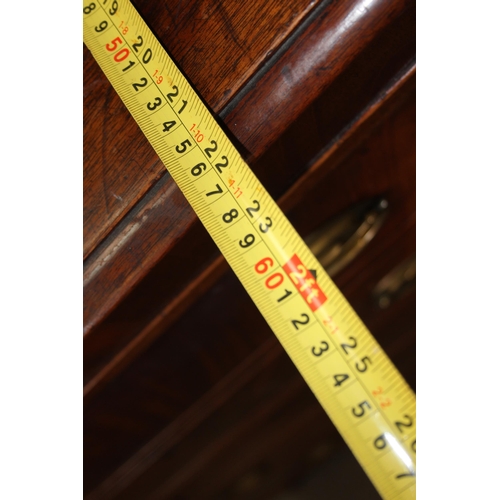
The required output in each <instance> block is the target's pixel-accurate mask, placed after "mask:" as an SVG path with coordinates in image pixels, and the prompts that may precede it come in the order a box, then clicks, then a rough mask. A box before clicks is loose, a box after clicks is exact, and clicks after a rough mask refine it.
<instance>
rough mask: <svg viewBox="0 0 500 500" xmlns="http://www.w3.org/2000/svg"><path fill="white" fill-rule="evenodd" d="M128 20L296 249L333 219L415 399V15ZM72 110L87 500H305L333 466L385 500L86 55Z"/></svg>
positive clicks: (339, 4) (377, 4)
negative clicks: (195, 95) (80, 219)
mask: <svg viewBox="0 0 500 500" xmlns="http://www.w3.org/2000/svg"><path fill="white" fill-rule="evenodd" d="M134 5H135V6H136V7H137V9H138V11H139V12H140V13H141V15H142V16H143V18H144V19H145V20H146V22H147V23H148V24H149V25H150V27H151V28H152V29H153V31H154V32H155V34H156V35H157V36H158V38H159V40H160V41H161V42H162V43H163V45H164V46H165V48H166V49H167V50H168V52H169V53H170V54H171V55H172V56H173V57H174V59H175V60H176V62H177V63H178V64H179V66H180V67H181V68H182V70H183V71H184V73H185V75H186V76H187V77H188V79H189V80H190V81H191V83H192V84H193V86H194V87H195V88H196V89H197V90H198V92H199V94H200V95H201V96H202V98H203V99H204V100H205V102H206V103H207V104H208V106H209V107H210V108H211V109H212V110H213V112H214V114H215V115H217V116H218V117H219V119H220V122H221V123H222V124H223V127H224V128H225V130H226V131H227V132H228V134H229V135H230V137H231V139H232V140H233V141H234V143H235V144H236V145H237V147H238V148H239V150H240V152H241V153H242V154H243V156H244V157H245V158H246V159H247V160H248V162H249V164H250V166H251V167H252V169H253V170H254V172H255V173H256V175H257V176H258V177H259V178H260V180H261V181H262V183H263V184H264V186H265V187H266V188H267V189H268V191H269V192H270V193H271V195H273V196H274V197H275V199H277V200H279V204H280V206H281V207H282V208H283V210H284V211H285V213H286V214H287V215H288V216H289V218H290V220H291V222H292V223H293V224H294V225H295V227H296V228H297V230H298V231H299V233H300V234H301V235H302V236H303V237H308V236H310V235H314V233H315V231H318V230H320V231H326V229H325V224H326V223H328V222H329V221H334V223H335V228H336V229H335V231H337V233H336V234H337V235H338V238H337V240H336V243H335V244H336V245H337V246H338V247H339V251H338V256H337V257H336V261H335V262H336V266H335V271H334V272H335V281H336V283H337V285H338V286H339V287H340V289H341V290H342V292H343V293H344V294H345V295H346V297H347V299H348V300H349V301H350V302H351V304H352V305H353V307H354V308H355V310H356V311H357V312H358V314H359V315H360V316H361V318H362V319H363V320H364V321H365V323H366V324H367V326H368V328H369V329H370V330H371V331H372V333H373V334H374V336H375V337H376V338H377V339H378V341H379V342H380V343H381V345H382V346H383V347H384V349H385V350H386V352H387V353H388V354H389V356H390V357H391V358H392V360H393V361H394V362H395V364H396V366H397V367H398V368H399V369H400V371H401V372H402V374H403V375H404V376H405V378H406V379H407V381H408V382H409V383H410V385H411V386H412V387H413V388H415V288H414V254H415V4H414V3H413V2H407V1H403V0H389V1H383V0H372V1H368V0H364V1H354V0H339V1H336V2H331V1H323V2H317V1H312V2H310V1H302V0H292V1H290V2H285V1H284V0H277V1H274V2H253V3H246V4H241V3H240V2H234V1H232V0H228V1H214V0H203V1H194V0H186V1H178V2H174V3H171V2H164V1H155V2H146V1H144V0H140V1H139V0H137V1H135V2H134ZM83 105H84V118H85V123H84V240H85V241H84V382H85V387H84V464H85V470H84V476H85V481H84V482H85V498H87V499H89V500H90V499H112V498H118V499H137V498H141V499H142V498H148V499H149V498H151V499H161V498H178V499H181V498H186V499H191V498H193V499H199V498H245V499H247V498H248V499H249V498H259V499H263V498H274V496H276V495H278V494H282V493H283V492H285V491H295V493H294V494H295V495H299V492H301V493H300V494H302V495H305V496H296V497H293V498H311V496H307V495H308V493H307V491H313V490H307V488H314V487H317V485H318V484H320V479H318V478H319V477H320V476H319V475H318V474H320V473H321V471H322V470H327V469H324V468H325V467H328V465H329V464H335V467H334V469H335V470H336V471H337V475H336V476H331V479H330V480H329V481H328V480H327V481H326V483H325V482H324V480H323V482H322V483H321V484H322V487H321V491H323V493H324V494H325V495H326V496H325V498H330V496H329V495H328V493H329V492H334V491H335V494H336V498H357V497H358V495H360V496H362V497H363V498H377V494H376V493H375V491H374V490H373V488H372V487H371V486H370V485H369V483H368V480H367V479H366V478H364V475H363V473H362V472H361V471H360V469H359V466H357V464H356V463H355V462H354V459H353V458H352V457H350V456H349V453H348V451H347V450H346V446H345V444H344V443H343V441H342V440H341V438H340V436H339V435H338V433H337V431H336V430H335V428H334V427H333V426H332V424H331V423H330V421H329V420H328V418H327V417H326V415H325V414H324V413H323V411H322V409H321V408H320V406H319V405H318V403H317V402H316V400H315V398H314V396H313V395H312V394H311V392H310V391H309V389H308V388H307V386H306V385H305V383H304V382H303V380H302V379H301V378H300V376H299V375H298V373H297V371H296V370H295V368H294V366H293V365H292V363H291V362H290V361H289V359H288V358H287V356H286V355H285V354H284V352H283V351H282V349H281V347H280V345H279V343H278V341H277V340H276V339H275V337H274V335H273V334H272V332H271V331H270V329H269V328H268V326H267V325H266V323H265V322H264V320H263V319H262V317H261V316H260V314H259V313H258V311H257V310H256V308H255V306H254V305H253V304H252V302H251V301H250V299H249V298H248V296H247V295H246V292H245V291H244V290H243V288H242V287H241V285H240V284H239V282H238V281H237V279H236V278H235V276H234V274H233V273H232V271H231V270H229V269H228V266H227V265H226V264H225V262H224V261H223V259H222V257H221V256H220V253H219V252H218V250H217V248H216V247H215V245H214V244H213V242H212V241H211V239H210V237H209V236H208V235H207V233H206V231H205V230H204V228H203V227H202V226H201V224H200V223H199V222H198V220H197V219H196V217H195V215H194V213H193V211H192V210H191V208H190V207H189V206H188V204H187V202H186V201H185V199H184V198H183V196H182V194H181V193H180V191H179V190H178V188H177V187H176V186H175V185H174V183H173V181H172V179H171V178H170V176H169V174H168V173H167V172H166V170H165V168H164V167H163V165H162V164H161V162H160V161H159V159H158V157H157V156H156V154H155V153H154V151H153V150H152V148H151V147H150V146H149V145H148V143H147V141H146V139H145V138H144V137H143V135H142V133H141V132H140V130H139V129H138V127H137V125H136V124H135V122H134V121H133V119H132V118H131V117H130V115H129V114H128V111H127V110H126V109H125V107H124V106H123V105H122V104H121V102H120V100H119V98H118V96H117V95H116V93H115V92H114V90H113V89H112V88H111V86H110V85H109V83H108V82H107V81H106V79H105V77H104V75H103V74H102V72H101V71H100V69H99V67H98V66H97V64H96V63H95V61H94V60H93V58H92V56H91V55H90V53H89V52H88V50H87V49H86V48H84V104H83ZM380 200H383V202H382V206H383V214H378V212H374V211H373V210H374V208H373V207H376V206H378V207H379V208H380V206H381V205H380ZM377 203H378V205H377ZM379 211H380V210H379ZM379 216H380V217H379ZM377 217H379V218H377ZM330 230H331V229H330ZM357 246H359V248H361V247H362V249H361V250H360V251H358V250H357ZM322 468H323V469H322ZM311 475H316V476H315V477H316V479H315V480H314V481H312V480H311V481H308V478H310V477H311ZM315 485H316V486H315ZM343 491H344V493H342V492H343ZM342 494H344V496H341V495H342ZM309 495H311V493H309ZM313 497H314V498H322V497H321V496H320V494H319V493H317V492H316V493H314V496H313ZM283 498H285V497H283Z"/></svg>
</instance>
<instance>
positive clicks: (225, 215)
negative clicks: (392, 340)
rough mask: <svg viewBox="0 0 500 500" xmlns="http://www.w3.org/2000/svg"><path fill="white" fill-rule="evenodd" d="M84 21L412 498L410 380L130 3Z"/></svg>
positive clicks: (293, 338)
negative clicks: (373, 333) (374, 335)
mask: <svg viewBox="0 0 500 500" xmlns="http://www.w3.org/2000/svg"><path fill="white" fill-rule="evenodd" d="M83 20H84V42H85V44H86V46H87V47H88V48H89V50H90V51H91V52H92V54H93V56H94V57H95V59H96V61H97V62H98V64H99V66H100V67H101V69H102V70H103V72H104V73H105V75H106V77H107V78H108V80H109V81H110V82H111V84H112V86H113V87H114V88H115V90H116V91H117V93H118V94H119V96H120V97H121V99H122V101H123V102H124V103H125V105H126V106H127V108H128V109H129V111H130V113H131V114H132V116H133V117H134V119H135V120H136V122H137V123H138V125H139V127H140V128H141V130H142V131H143V133H144V134H145V135H146V137H147V139H148V141H149V142H150V144H151V145H152V146H153V148H154V149H155V151H156V152H157V154H158V155H159V157H160V158H161V160H162V161H163V163H164V165H165V166H166V168H167V169H168V171H169V173H170V174H171V176H172V178H173V179H174V181H175V182H176V183H177V185H178V186H179V188H180V189H181V191H182V192H183V194H184V195H185V196H186V198H187V200H188V202H189V203H190V205H191V206H192V208H193V209H194V210H195V212H196V214H197V215H198V217H199V218H200V219H201V221H202V223H203V224H204V226H205V228H206V229H207V230H208V232H209V234H210V235H211V237H212V238H213V240H214V241H215V243H216V244H217V246H218V247H219V249H220V250H221V252H222V254H223V255H224V257H225V258H226V259H227V261H228V263H229V265H230V266H231V268H232V269H233V271H234V272H235V274H236V275H237V276H238V278H239V279H240V281H241V283H242V284H243V286H244V287H245V289H246V290H247V292H248V293H249V295H250V297H251V298H252V300H253V301H254V302H255V304H256V306H257V307H258V309H259V310H260V312H261V313H262V315H263V316H264V318H265V320H266V321H267V323H268V324H269V326H270V327H271V329H272V330H273V332H274V333H275V335H276V336H277V338H278V340H279V341H280V343H281V344H282V346H283V347H284V349H285V350H286V352H287V353H288V355H289V356H290V358H291V359H292V361H293V362H294V364H295V366H296V367H297V369H298V370H299V372H300V373H301V375H302V377H303V378H304V379H305V381H306V382H307V384H308V385H309V387H310V388H311V390H312V391H313V393H314V394H315V396H316V397H317V399H318V401H319V402H320V404H321V405H322V407H323V408H324V410H325V412H326V413H327V414H328V416H329V417H330V419H331V420H332V422H333V423H334V425H335V426H336V428H337V429H338V431H339V432H340V434H341V435H342V437H343V438H344V440H345V441H346V443H347V445H348V446H349V448H350V449H351V451H352V452H353V454H354V455H355V457H356V459H357V460H358V462H359V463H360V464H361V466H362V467H363V468H364V470H365V472H366V473H367V475H368V476H369V478H370V480H371V481H372V483H373V484H374V486H375V487H376V488H377V490H378V492H379V493H380V494H381V496H382V497H383V498H386V499H396V498H397V499H411V498H415V491H416V402H415V394H414V393H413V391H412V390H411V388H410V387H409V386H408V384H407V383H406V381H405V380H404V379H403V377H402V376H401V375H400V373H399V372H398V371H397V369H396V368H395V367H394V365H393V364H392V362H391V361H390V359H389V358H388V357H387V355H386V354H385V353H384V352H383V350H382V349H381V347H380V346H379V344H378V343H377V342H376V341H375V339H374V338H373V336H372V335H371V333H370V332H369V331H368V329H367V328H366V327H365V325H364V324H363V323H362V321H361V320H360V319H359V317H358V316H357V315H356V313H355V312H354V310H353V309H352V308H351V306H350V305H349V303H348V302H347V301H346V299H345V298H344V297H343V295H342V294H341V292H340V291H339V290H338V288H337V287H336V286H335V284H334V283H333V281H332V280H331V278H330V277H329V275H328V274H327V273H326V272H325V271H324V269H323V268H322V267H321V265H320V263H319V262H318V261H317V260H316V258H315V257H314V255H313V254H312V252H311V251H310V250H309V248H308V247H307V246H306V244H305V243H304V241H303V240H302V239H301V237H300V236H299V235H298V234H297V232H296V231H295V229H294V228H293V227H292V226H291V224H290V223H289V221H288V220H287V218H286V217H285V215H284V214H283V212H282V211H281V210H280V209H279V207H278V206H277V204H276V203H275V202H274V201H273V199H272V198H271V197H270V196H269V194H268V193H267V191H266V190H265V189H264V187H263V186H262V184H261V183H260V182H259V180H258V179H257V178H256V177H255V175H254V174H253V172H252V171H251V170H250V168H249V167H248V165H247V164H246V163H245V162H244V160H243V159H242V158H241V156H240V154H239V153H238V151H237V150H236V148H235V147H234V146H233V144H232V143H231V141H230V140H229V139H228V137H227V136H226V135H225V134H224V132H223V131H222V129H221V128H220V127H219V125H218V124H217V122H216V120H215V119H214V118H213V116H212V115H211V113H210V112H209V110H208V109H207V108H206V107H205V105H204V104H203V103H202V101H201V99H200V98H199V97H198V96H197V95H196V93H195V91H194V90H193V88H192V87H191V86H190V84H189V83H188V82H187V80H186V79H185V78H184V76H183V75H182V74H181V72H180V71H179V69H178V68H177V67H176V65H175V64H174V62H173V61H172V59H171V58H170V57H169V56H168V54H167V52H166V51H165V49H164V48H163V47H162V46H161V44H160V43H159V42H158V40H157V39H156V38H155V36H154V35H153V33H152V32H151V30H150V29H149V28H148V27H147V25H146V23H145V22H144V20H143V19H142V18H141V16H140V15H139V14H138V12H137V11H136V10H135V8H134V7H133V6H132V5H131V4H130V2H129V1H128V0H93V1H88V0H86V1H85V2H84V3H83ZM290 235H291V236H290ZM311 270H313V272H311ZM314 271H315V272H314Z"/></svg>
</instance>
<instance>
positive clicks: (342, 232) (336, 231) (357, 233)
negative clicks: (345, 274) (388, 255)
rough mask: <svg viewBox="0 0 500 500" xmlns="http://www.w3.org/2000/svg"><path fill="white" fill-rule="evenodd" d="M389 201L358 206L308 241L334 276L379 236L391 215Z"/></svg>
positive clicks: (324, 227) (315, 253)
mask: <svg viewBox="0 0 500 500" xmlns="http://www.w3.org/2000/svg"><path fill="white" fill-rule="evenodd" d="M388 206H389V204H388V202H387V200H386V199H385V198H379V197H377V198H375V199H373V198H372V199H370V200H369V201H365V202H361V203H357V204H356V205H354V206H353V207H352V208H350V209H349V210H348V211H347V212H345V213H344V214H342V215H340V216H338V217H335V218H334V219H333V220H330V221H328V222H327V223H326V224H324V225H323V226H321V227H320V228H319V229H317V230H316V231H314V233H312V234H310V235H309V236H308V237H307V238H305V241H306V243H307V244H308V245H309V247H310V249H311V250H312V252H313V253H314V255H315V256H316V258H317V259H318V260H319V261H320V263H321V264H322V265H323V267H324V268H325V270H326V272H327V273H328V274H329V275H330V276H334V275H336V274H338V273H339V272H340V271H341V270H342V269H344V268H345V267H346V266H347V265H348V264H349V263H350V262H351V261H352V260H353V259H354V258H355V257H356V256H357V255H358V254H359V253H360V252H361V250H363V248H365V247H366V245H367V244H368V243H369V242H370V241H371V240H372V239H373V237H374V236H375V235H376V234H377V232H378V230H379V229H380V227H381V226H382V224H383V222H384V220H385V218H386V216H387V211H388Z"/></svg>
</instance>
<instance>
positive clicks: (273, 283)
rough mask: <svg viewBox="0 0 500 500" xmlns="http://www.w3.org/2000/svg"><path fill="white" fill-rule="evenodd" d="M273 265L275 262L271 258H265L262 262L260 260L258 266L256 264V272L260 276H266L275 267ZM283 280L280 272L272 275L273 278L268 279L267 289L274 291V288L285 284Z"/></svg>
mask: <svg viewBox="0 0 500 500" xmlns="http://www.w3.org/2000/svg"><path fill="white" fill-rule="evenodd" d="M273 265H274V262H273V259H271V257H264V258H263V259H262V260H259V262H257V264H255V271H256V272H257V273H259V274H264V273H265V272H267V270H268V269H270V268H271V267H273ZM283 280H284V278H283V275H282V274H281V273H279V272H278V273H274V274H271V276H269V277H268V278H267V279H266V287H267V288H269V289H270V290H272V289H273V288H277V287H279V286H280V285H281V284H282V283H283Z"/></svg>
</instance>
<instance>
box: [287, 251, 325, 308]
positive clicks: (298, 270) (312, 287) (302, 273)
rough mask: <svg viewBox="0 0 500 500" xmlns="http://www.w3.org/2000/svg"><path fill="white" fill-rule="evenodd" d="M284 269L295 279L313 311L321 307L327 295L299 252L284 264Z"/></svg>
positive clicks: (298, 288)
mask: <svg viewBox="0 0 500 500" xmlns="http://www.w3.org/2000/svg"><path fill="white" fill-rule="evenodd" d="M283 269H284V270H285V271H286V273H287V274H288V276H289V277H290V279H291V280H292V281H293V283H294V285H295V286H296V287H297V290H298V291H299V292H300V294H301V295H302V297H304V299H306V302H307V304H308V305H309V307H310V308H311V311H312V312H314V311H316V310H317V309H319V308H320V307H321V306H322V305H323V304H324V303H325V302H326V301H327V298H326V295H325V294H324V293H323V290H321V288H320V287H319V285H318V283H317V282H316V279H315V278H314V276H313V275H312V273H311V271H309V270H308V269H306V266H305V265H304V264H303V263H302V261H301V260H300V258H299V257H298V256H297V254H294V255H293V257H292V258H291V259H290V260H289V261H288V262H287V263H286V264H285V265H284V266H283Z"/></svg>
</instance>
